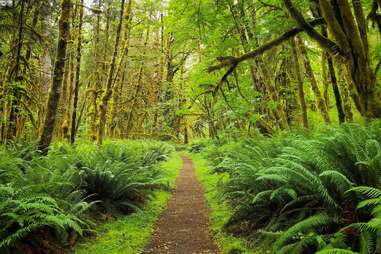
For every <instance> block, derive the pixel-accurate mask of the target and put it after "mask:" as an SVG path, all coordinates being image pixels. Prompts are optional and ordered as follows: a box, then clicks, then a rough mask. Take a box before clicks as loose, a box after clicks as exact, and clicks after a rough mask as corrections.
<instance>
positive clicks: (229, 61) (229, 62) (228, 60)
mask: <svg viewBox="0 0 381 254" xmlns="http://www.w3.org/2000/svg"><path fill="white" fill-rule="evenodd" d="M322 24H324V19H322V18H319V19H315V20H313V21H311V22H309V25H310V26H311V27H314V26H317V25H322ZM303 31H304V28H301V27H295V28H293V29H291V30H289V31H287V32H285V33H284V34H282V35H281V36H279V37H278V38H276V39H274V40H272V41H270V42H268V43H266V44H264V45H262V46H261V47H258V48H257V49H255V50H253V51H251V52H248V53H246V54H244V55H242V56H240V57H225V58H220V61H221V63H220V64H218V65H214V66H211V67H209V68H208V71H209V72H213V71H216V70H219V69H222V68H224V67H226V66H233V65H238V64H240V63H241V62H243V61H246V60H249V59H253V58H255V57H257V56H259V55H261V54H263V53H265V52H266V51H268V50H270V49H272V48H274V47H276V46H278V45H280V44H282V43H283V42H284V41H286V40H289V39H291V38H293V37H294V36H296V35H298V34H299V33H301V32H303Z"/></svg>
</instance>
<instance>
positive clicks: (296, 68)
mask: <svg viewBox="0 0 381 254" xmlns="http://www.w3.org/2000/svg"><path fill="white" fill-rule="evenodd" d="M291 46H292V56H293V63H294V71H295V77H296V81H297V82H298V95H299V103H300V109H301V111H302V119H303V126H304V128H306V129H308V115H307V104H306V99H305V96H304V87H303V80H302V76H301V74H300V65H299V57H298V52H297V49H296V44H295V40H292V41H291Z"/></svg>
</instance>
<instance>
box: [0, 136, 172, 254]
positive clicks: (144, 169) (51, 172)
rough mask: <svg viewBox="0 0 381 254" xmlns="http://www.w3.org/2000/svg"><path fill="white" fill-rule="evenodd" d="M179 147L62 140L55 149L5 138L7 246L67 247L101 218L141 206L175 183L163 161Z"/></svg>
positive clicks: (3, 223)
mask: <svg viewBox="0 0 381 254" xmlns="http://www.w3.org/2000/svg"><path fill="white" fill-rule="evenodd" d="M172 152H173V148H172V147H171V146H169V145H166V144H163V143H159V142H153V141H144V142H138V141H115V142H111V141H110V142H106V143H105V144H104V145H102V146H99V147H98V146H96V145H93V144H90V143H80V144H77V145H76V146H70V145H68V144H61V143H57V144H55V145H54V146H53V147H52V149H51V151H50V152H49V154H48V156H41V155H40V154H39V152H38V151H36V150H35V147H34V145H33V144H22V145H21V144H9V145H6V146H0V228H1V229H0V252H1V253H52V252H53V253H57V252H60V251H59V250H60V249H61V250H62V251H61V252H64V251H65V250H67V249H69V248H70V247H71V246H73V245H74V244H75V243H76V242H77V240H78V238H79V237H81V236H84V235H89V234H93V232H94V231H93V228H94V226H95V219H96V220H97V221H99V220H107V219H109V218H113V217H117V216H120V215H125V214H130V213H132V212H135V211H138V210H139V209H140V208H141V207H142V206H143V205H144V204H145V203H146V201H147V200H150V197H152V195H153V193H154V191H156V190H168V188H169V186H168V183H167V176H166V174H165V173H164V171H163V169H162V168H160V167H159V166H158V163H159V162H161V161H164V160H166V159H167V156H168V155H169V154H170V153H172Z"/></svg>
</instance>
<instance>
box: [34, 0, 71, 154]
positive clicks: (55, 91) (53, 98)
mask: <svg viewBox="0 0 381 254" xmlns="http://www.w3.org/2000/svg"><path fill="white" fill-rule="evenodd" d="M71 9H72V3H71V0H62V2H61V10H62V12H61V16H60V19H59V35H58V45H57V55H56V61H55V64H54V71H53V81H52V85H51V87H50V91H49V96H48V101H47V108H46V116H45V121H44V124H43V126H42V130H41V131H42V132H41V136H40V140H39V144H38V148H39V150H41V151H42V152H43V153H44V154H46V153H47V152H48V148H49V145H50V143H51V141H52V138H53V132H54V125H55V121H56V116H57V107H58V102H59V99H60V93H61V86H62V78H63V74H64V67H65V60H66V47H67V38H68V34H69V30H70V27H69V17H70V12H71Z"/></svg>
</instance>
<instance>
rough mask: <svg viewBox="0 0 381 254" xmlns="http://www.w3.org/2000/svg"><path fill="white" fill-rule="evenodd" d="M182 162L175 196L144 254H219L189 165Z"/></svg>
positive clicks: (205, 207) (189, 161)
mask: <svg viewBox="0 0 381 254" xmlns="http://www.w3.org/2000/svg"><path fill="white" fill-rule="evenodd" d="M182 160H183V168H182V170H181V173H180V176H179V177H178V178H177V180H176V190H175V193H174V195H173V196H172V198H171V199H170V201H169V202H168V206H167V209H166V210H165V211H164V212H163V214H162V216H161V218H160V219H159V221H158V223H157V225H156V230H155V233H154V235H153V237H152V240H151V242H150V243H149V244H148V246H147V247H146V249H145V251H144V253H146V254H149V253H152V254H153V253H155V254H217V253H219V251H218V248H217V245H216V243H215V242H214V240H213V238H212V236H211V234H210V230H209V219H208V209H207V206H206V201H205V198H204V192H203V189H202V187H201V185H200V183H199V182H198V180H197V178H196V175H195V168H194V164H193V161H192V160H191V159H189V158H187V157H182Z"/></svg>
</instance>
